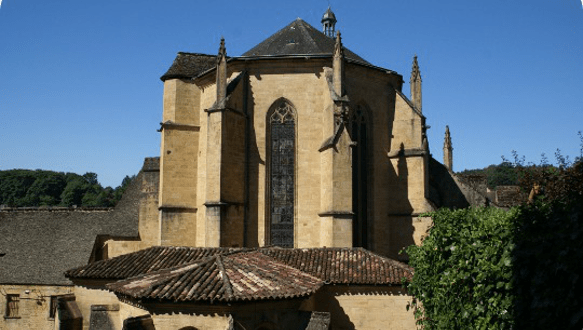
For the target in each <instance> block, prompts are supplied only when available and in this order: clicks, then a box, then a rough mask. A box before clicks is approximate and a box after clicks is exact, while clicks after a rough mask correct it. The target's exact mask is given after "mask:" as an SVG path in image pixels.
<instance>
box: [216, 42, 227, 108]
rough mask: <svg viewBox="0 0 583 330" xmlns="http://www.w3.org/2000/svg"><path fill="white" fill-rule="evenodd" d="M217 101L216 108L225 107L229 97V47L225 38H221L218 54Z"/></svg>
mask: <svg viewBox="0 0 583 330" xmlns="http://www.w3.org/2000/svg"><path fill="white" fill-rule="evenodd" d="M216 85H217V101H216V108H217V109H223V108H224V107H225V106H226V98H227V49H226V48H225V38H221V45H220V47H219V54H218V55H217V81H216Z"/></svg>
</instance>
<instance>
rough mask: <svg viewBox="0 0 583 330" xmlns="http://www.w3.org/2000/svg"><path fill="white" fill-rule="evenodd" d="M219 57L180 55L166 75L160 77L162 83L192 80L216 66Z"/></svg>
mask: <svg viewBox="0 0 583 330" xmlns="http://www.w3.org/2000/svg"><path fill="white" fill-rule="evenodd" d="M216 62H217V56H216V55H206V54H196V53H182V52H180V53H178V55H176V58H175V59H174V63H172V66H170V68H169V69H168V71H166V73H165V74H164V75H163V76H162V77H160V79H161V80H162V81H165V80H166V79H190V78H194V77H196V76H198V75H199V74H201V73H203V72H205V71H207V70H208V69H210V68H214V67H215V66H216Z"/></svg>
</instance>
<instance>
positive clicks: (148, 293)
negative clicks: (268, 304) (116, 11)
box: [107, 250, 324, 302]
mask: <svg viewBox="0 0 583 330" xmlns="http://www.w3.org/2000/svg"><path fill="white" fill-rule="evenodd" d="M323 284H324V283H323V281H322V280H321V279H319V278H318V277H315V276H312V275H309V274H307V273H304V272H302V271H299V270H298V269H296V268H293V267H290V266H287V265H285V264H283V263H281V262H278V261H276V260H274V259H273V258H271V257H268V256H267V255H265V254H263V253H261V252H258V251H243V250H241V251H237V252H234V253H225V254H217V255H214V256H210V257H207V258H204V259H201V260H199V261H195V262H191V263H188V264H186V265H182V266H177V267H173V268H166V269H163V270H160V271H156V272H151V273H147V274H144V275H140V276H137V277H132V278H129V279H127V280H122V281H118V282H116V283H112V284H108V285H107V288H108V289H110V290H112V291H114V292H116V293H118V294H122V295H125V296H129V297H133V298H141V299H155V300H162V301H164V300H166V301H168V300H170V301H176V302H183V301H188V302H194V301H207V302H208V301H210V302H213V301H220V302H234V301H245V300H265V299H288V298H297V297H302V296H306V295H310V294H312V293H314V292H315V291H316V290H317V289H319V288H320V287H321V286H322V285H323Z"/></svg>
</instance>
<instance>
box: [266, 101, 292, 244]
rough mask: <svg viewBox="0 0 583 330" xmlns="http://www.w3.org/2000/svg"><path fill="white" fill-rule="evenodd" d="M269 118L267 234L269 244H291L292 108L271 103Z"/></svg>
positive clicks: (286, 103) (284, 102)
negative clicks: (268, 235) (272, 105)
mask: <svg viewBox="0 0 583 330" xmlns="http://www.w3.org/2000/svg"><path fill="white" fill-rule="evenodd" d="M272 109H273V110H272V111H271V112H270V115H269V117H268V119H269V134H268V139H269V149H270V150H269V157H270V159H269V179H268V180H269V234H270V243H271V245H276V246H281V247H293V246H294V210H295V207H294V206H295V149H296V148H295V140H296V129H295V124H296V118H295V117H296V116H295V110H294V108H293V107H292V106H291V105H290V104H289V103H288V102H287V101H285V100H280V101H278V102H276V103H275V104H274V107H273V108H272Z"/></svg>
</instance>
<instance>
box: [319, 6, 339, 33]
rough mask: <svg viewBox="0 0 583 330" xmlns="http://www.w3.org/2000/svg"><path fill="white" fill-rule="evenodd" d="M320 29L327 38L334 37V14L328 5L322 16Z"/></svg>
mask: <svg viewBox="0 0 583 330" xmlns="http://www.w3.org/2000/svg"><path fill="white" fill-rule="evenodd" d="M322 29H323V32H324V34H325V35H326V36H327V37H328V38H335V37H336V15H334V13H333V12H332V9H330V7H328V10H326V12H325V13H324V16H322Z"/></svg>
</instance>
